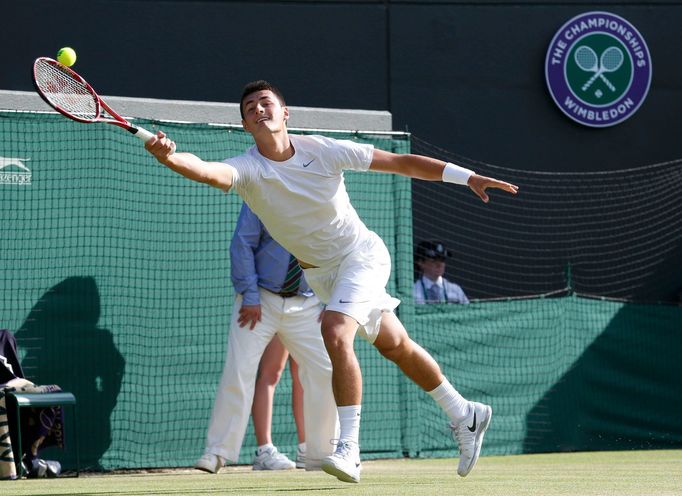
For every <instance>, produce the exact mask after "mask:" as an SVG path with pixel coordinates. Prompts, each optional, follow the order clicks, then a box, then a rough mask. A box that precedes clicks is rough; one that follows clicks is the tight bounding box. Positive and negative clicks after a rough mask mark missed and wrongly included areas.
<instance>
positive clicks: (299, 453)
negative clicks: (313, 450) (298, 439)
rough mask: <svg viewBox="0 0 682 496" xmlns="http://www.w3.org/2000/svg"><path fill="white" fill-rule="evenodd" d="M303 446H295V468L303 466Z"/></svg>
mask: <svg viewBox="0 0 682 496" xmlns="http://www.w3.org/2000/svg"><path fill="white" fill-rule="evenodd" d="M305 451H306V450H305V448H303V449H301V448H300V447H298V448H296V468H305Z"/></svg>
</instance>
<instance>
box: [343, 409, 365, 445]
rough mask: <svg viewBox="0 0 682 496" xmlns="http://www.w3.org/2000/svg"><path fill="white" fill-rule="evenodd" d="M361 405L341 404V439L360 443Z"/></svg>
mask: <svg viewBox="0 0 682 496" xmlns="http://www.w3.org/2000/svg"><path fill="white" fill-rule="evenodd" d="M361 408H362V407H361V405H351V406H339V407H337V410H338V412H339V425H340V427H341V433H340V434H339V440H340V441H352V442H354V443H355V444H359V443H358V440H359V439H360V409H361Z"/></svg>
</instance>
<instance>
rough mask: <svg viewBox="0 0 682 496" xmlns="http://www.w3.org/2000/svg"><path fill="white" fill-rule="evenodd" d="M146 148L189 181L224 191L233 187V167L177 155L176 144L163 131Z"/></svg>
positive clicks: (191, 156) (195, 157) (193, 156)
mask: <svg viewBox="0 0 682 496" xmlns="http://www.w3.org/2000/svg"><path fill="white" fill-rule="evenodd" d="M144 147H145V148H146V149H147V151H148V152H149V153H151V154H152V155H153V156H154V157H155V158H156V160H158V161H159V162H161V163H162V164H163V165H165V166H166V167H168V168H169V169H171V170H173V171H175V172H177V173H178V174H180V175H182V176H185V177H186V178H187V179H191V180H192V181H196V182H199V183H205V184H209V185H211V186H214V187H216V188H219V189H222V190H228V189H230V188H231V187H232V167H231V166H229V165H227V164H223V163H221V162H205V161H204V160H202V159H200V158H199V157H197V156H196V155H194V154H192V153H176V152H175V142H174V141H173V140H171V139H170V138H168V137H167V136H166V134H165V133H164V132H163V131H158V132H157V133H156V136H155V137H154V138H152V139H150V140H149V141H147V142H146V143H145V145H144Z"/></svg>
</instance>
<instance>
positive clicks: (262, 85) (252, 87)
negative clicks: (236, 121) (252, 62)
mask: <svg viewBox="0 0 682 496" xmlns="http://www.w3.org/2000/svg"><path fill="white" fill-rule="evenodd" d="M263 90H268V91H272V93H273V94H274V95H275V96H276V97H277V99H278V100H279V103H280V104H281V105H282V106H283V107H284V106H285V105H286V102H285V101H284V95H282V92H281V91H279V88H277V86H275V85H273V84H270V83H268V82H267V81H265V80H263V79H259V80H258V81H251V82H250V83H248V84H247V85H246V86H244V91H242V98H241V100H239V113H240V114H241V115H242V119H243V118H244V99H245V98H246V97H247V96H249V95H250V94H251V93H255V92H256V91H263Z"/></svg>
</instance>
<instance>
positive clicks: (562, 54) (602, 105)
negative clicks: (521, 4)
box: [545, 12, 651, 127]
mask: <svg viewBox="0 0 682 496" xmlns="http://www.w3.org/2000/svg"><path fill="white" fill-rule="evenodd" d="M545 78H546V79H547V87H548V88H549V92H550V94H551V95H552V98H553V99H554V102H555V103H556V104H557V106H558V107H559V108H560V109H561V111H562V112H563V113H565V114H566V115H567V116H568V117H570V118H571V119H573V120H574V121H576V122H579V123H580V124H584V125H585V126H591V127H607V126H613V125H615V124H618V123H620V122H623V121H624V120H625V119H628V118H629V117H631V116H632V115H633V114H634V113H635V112H636V111H637V109H638V108H639V107H640V105H642V103H643V102H644V99H645V98H646V95H647V93H648V92H649V85H650V84H651V56H650V55H649V49H648V48H647V46H646V42H645V41H644V38H642V35H641V34H640V33H639V31H637V29H635V27H634V26H633V25H632V24H630V23H629V22H628V21H626V20H625V19H623V18H622V17H619V16H617V15H614V14H610V13H608V12H587V13H585V14H581V15H579V16H576V17H574V18H573V19H571V20H570V21H568V22H567V23H566V24H564V25H563V26H561V28H560V29H559V31H557V33H556V35H554V38H553V39H552V42H551V43H550V45H549V49H548V50H547V58H546V59H545Z"/></svg>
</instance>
